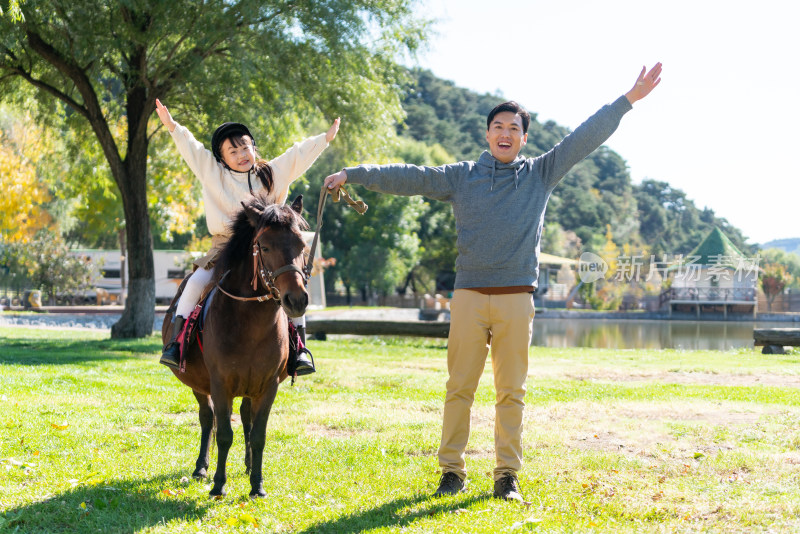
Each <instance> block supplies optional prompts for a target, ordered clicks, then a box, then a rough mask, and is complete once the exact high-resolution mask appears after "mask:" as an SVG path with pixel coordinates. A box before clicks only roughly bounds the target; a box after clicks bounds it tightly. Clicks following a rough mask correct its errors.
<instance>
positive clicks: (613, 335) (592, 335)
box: [531, 317, 797, 350]
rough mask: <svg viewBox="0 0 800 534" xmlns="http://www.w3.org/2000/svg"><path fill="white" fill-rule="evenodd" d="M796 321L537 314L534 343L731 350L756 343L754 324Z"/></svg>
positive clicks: (779, 325) (766, 325)
mask: <svg viewBox="0 0 800 534" xmlns="http://www.w3.org/2000/svg"><path fill="white" fill-rule="evenodd" d="M795 326H797V324H796V323H780V322H774V323H772V322H753V321H747V322H744V321H743V322H739V321H735V322H734V321H655V320H650V321H644V320H642V321H637V320H627V319H626V320H609V319H558V318H549V319H548V318H543V317H536V318H535V319H534V320H533V340H532V341H531V345H534V346H542V347H596V348H609V349H684V350H703V349H706V350H730V349H735V348H740V347H750V348H752V347H753V329H754V328H789V327H795Z"/></svg>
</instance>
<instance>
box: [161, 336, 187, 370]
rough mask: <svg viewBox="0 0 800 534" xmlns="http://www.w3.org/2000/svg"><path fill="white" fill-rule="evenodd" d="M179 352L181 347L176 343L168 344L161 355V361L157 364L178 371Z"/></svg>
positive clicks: (179, 363) (179, 364)
mask: <svg viewBox="0 0 800 534" xmlns="http://www.w3.org/2000/svg"><path fill="white" fill-rule="evenodd" d="M180 351H181V347H180V344H179V343H178V342H177V341H173V342H172V343H169V344H168V345H167V346H166V348H165V349H164V351H163V352H162V353H161V359H160V360H158V363H160V364H163V365H166V366H167V367H169V368H170V369H179V368H180V366H181V362H180ZM176 353H177V354H176Z"/></svg>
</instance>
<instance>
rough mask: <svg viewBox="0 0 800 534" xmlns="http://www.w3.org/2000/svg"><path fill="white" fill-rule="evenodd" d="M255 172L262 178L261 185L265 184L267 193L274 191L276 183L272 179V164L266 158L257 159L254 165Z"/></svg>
mask: <svg viewBox="0 0 800 534" xmlns="http://www.w3.org/2000/svg"><path fill="white" fill-rule="evenodd" d="M253 172H254V173H255V175H256V176H258V179H259V180H261V185H263V186H264V189H266V190H267V193H272V188H273V186H274V185H275V181H274V180H273V179H272V165H270V164H269V162H268V161H267V160H265V159H257V160H256V164H255V165H253Z"/></svg>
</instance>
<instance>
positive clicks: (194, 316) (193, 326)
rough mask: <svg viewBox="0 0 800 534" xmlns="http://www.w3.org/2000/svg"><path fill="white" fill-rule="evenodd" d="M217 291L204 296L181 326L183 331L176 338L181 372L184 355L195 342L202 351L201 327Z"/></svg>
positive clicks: (184, 361) (183, 370)
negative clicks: (179, 350)
mask: <svg viewBox="0 0 800 534" xmlns="http://www.w3.org/2000/svg"><path fill="white" fill-rule="evenodd" d="M216 291H217V289H216V288H214V289H213V290H212V291H211V292H209V293H208V295H206V296H205V298H203V299H202V300H201V301H200V302H199V303H197V305H196V306H195V307H194V309H193V310H192V313H190V314H189V317H187V318H186V321H185V322H184V324H183V330H182V331H181V333H180V335H179V336H178V341H179V343H180V348H181V365H180V370H181V372H186V357H185V354H186V353H187V351H188V350H189V348H190V347H191V346H192V343H194V342H195V340H196V341H197V343H198V344H199V345H200V351H201V352H202V350H203V336H202V334H203V325H204V324H205V322H206V315H207V314H208V308H209V304H211V300H212V299H213V297H214V294H215V293H216Z"/></svg>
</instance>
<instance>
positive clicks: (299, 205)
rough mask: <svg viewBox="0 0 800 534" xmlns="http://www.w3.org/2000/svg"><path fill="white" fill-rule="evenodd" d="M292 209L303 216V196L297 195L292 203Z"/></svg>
mask: <svg viewBox="0 0 800 534" xmlns="http://www.w3.org/2000/svg"><path fill="white" fill-rule="evenodd" d="M292 209H293V210H294V211H296V212H297V213H299V214H300V215H302V214H303V195H297V198H296V199H294V202H292Z"/></svg>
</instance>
